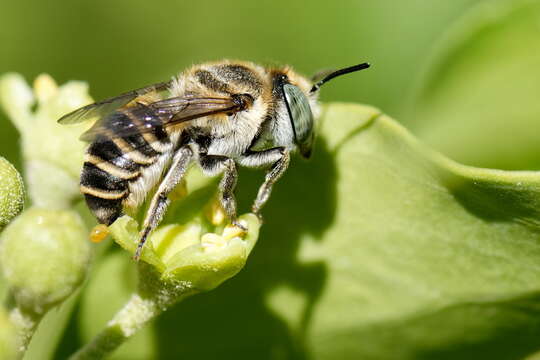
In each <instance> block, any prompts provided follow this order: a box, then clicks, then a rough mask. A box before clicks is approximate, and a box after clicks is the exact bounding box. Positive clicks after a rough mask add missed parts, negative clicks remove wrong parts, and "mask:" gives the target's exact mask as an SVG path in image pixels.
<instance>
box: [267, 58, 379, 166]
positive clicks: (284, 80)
mask: <svg viewBox="0 0 540 360" xmlns="http://www.w3.org/2000/svg"><path fill="white" fill-rule="evenodd" d="M369 66H370V65H369V64H368V63H363V64H359V65H355V66H351V67H348V68H344V69H340V70H337V71H334V72H331V73H330V74H328V75H326V76H325V77H324V78H323V79H322V80H320V81H318V82H317V83H315V84H314V85H312V86H311V88H310V86H309V85H308V82H307V80H306V79H304V78H303V77H301V76H298V75H296V74H295V73H293V72H292V71H290V72H286V73H283V74H281V75H279V76H278V77H277V79H276V80H277V84H276V85H277V86H275V89H276V90H278V91H281V93H282V96H283V100H284V102H285V105H286V107H287V112H288V114H289V118H290V120H291V125H292V129H293V133H294V142H295V144H296V146H297V147H298V150H299V151H300V154H301V155H302V156H303V157H305V158H309V157H310V155H311V150H312V148H313V140H314V132H313V130H314V125H315V122H314V119H313V111H312V107H313V106H314V104H316V98H317V95H318V93H319V89H320V88H321V86H322V85H323V84H325V83H326V82H328V81H330V80H332V79H333V78H335V77H337V76H340V75H344V74H348V73H351V72H355V71H359V70H363V69H367V68H368V67H369Z"/></svg>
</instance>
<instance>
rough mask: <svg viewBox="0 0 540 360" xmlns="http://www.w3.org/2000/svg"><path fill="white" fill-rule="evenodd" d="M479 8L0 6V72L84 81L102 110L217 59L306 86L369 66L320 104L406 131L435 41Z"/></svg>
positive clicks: (437, 4) (169, 2) (124, 1)
mask: <svg viewBox="0 0 540 360" xmlns="http://www.w3.org/2000/svg"><path fill="white" fill-rule="evenodd" d="M479 2H481V1H478V0H452V1H429V0H409V1H390V0H377V1H360V0H344V1H339V2H331V1H323V0H313V1H294V0H292V1H291V0H273V1H268V0H263V1H246V0H242V1H235V0H231V1H174V0H163V1H140V0H115V1H109V0H96V1H91V2H90V1H69V0H63V1H33V0H22V1H2V2H1V4H0V44H2V50H1V56H0V73H3V72H7V71H16V72H20V73H22V74H23V75H24V76H25V77H26V78H27V80H28V81H32V80H33V79H34V78H35V77H36V76H37V75H38V74H40V73H43V72H47V73H49V74H51V75H52V76H53V77H54V78H55V79H57V81H58V82H59V83H63V82H65V81H67V80H71V79H80V80H85V81H88V82H89V84H90V86H91V93H92V95H93V96H94V97H95V98H96V99H100V98H103V97H108V96H112V95H116V94H118V93H120V92H122V91H126V90H130V89H133V88H137V87H140V86H143V85H146V84H149V83H153V82H157V81H162V80H164V79H168V78H169V77H171V76H172V75H174V74H176V73H178V72H179V71H181V70H182V69H184V68H185V67H186V66H189V65H190V64H193V63H198V62H201V61H207V60H215V59H221V58H238V59H245V60H252V61H256V62H262V63H278V64H289V65H291V66H293V67H294V68H295V69H297V70H298V71H300V72H301V73H304V74H307V75H311V74H314V73H315V72H316V71H318V70H321V69H327V68H334V67H342V66H347V65H351V64H356V63H359V62H363V61H369V62H371V63H372V64H373V67H372V68H371V69H370V70H369V71H365V72H363V73H362V74H355V75H353V76H349V77H347V78H343V79H340V80H339V81H336V82H335V83H333V84H331V85H329V86H327V87H326V88H325V89H324V91H323V93H322V99H323V100H324V101H354V102H362V103H366V104H372V105H374V106H377V107H380V108H381V109H383V111H385V112H386V113H388V114H390V115H392V116H393V117H395V118H397V119H400V120H402V121H404V119H402V118H403V116H402V115H404V109H405V107H406V104H407V102H408V101H409V100H410V99H409V98H410V93H411V91H412V89H413V87H414V86H415V83H416V82H417V81H418V78H419V75H420V74H421V73H422V72H423V71H424V68H425V65H426V64H427V61H428V55H429V54H430V53H431V52H432V50H433V49H434V47H435V46H436V45H437V41H438V39H440V38H441V36H443V35H444V34H445V33H446V32H447V31H448V29H449V28H450V25H451V24H452V23H453V22H454V21H455V20H456V19H457V18H459V17H460V15H462V14H463V13H464V12H466V11H467V10H468V9H469V8H470V7H472V6H473V5H475V4H478V3H479ZM0 124H1V132H0V154H2V155H3V156H5V157H6V158H7V159H8V160H10V161H12V162H14V163H15V164H16V165H17V166H20V162H19V160H18V148H17V134H16V132H15V130H14V129H13V127H12V126H11V125H10V123H9V122H8V121H6V118H5V115H3V114H2V115H0Z"/></svg>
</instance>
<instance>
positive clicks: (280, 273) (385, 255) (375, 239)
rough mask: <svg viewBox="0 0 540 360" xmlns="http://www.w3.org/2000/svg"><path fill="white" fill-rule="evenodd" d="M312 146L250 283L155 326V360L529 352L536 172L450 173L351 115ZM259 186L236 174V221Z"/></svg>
mask: <svg viewBox="0 0 540 360" xmlns="http://www.w3.org/2000/svg"><path fill="white" fill-rule="evenodd" d="M320 134H321V137H320V138H319V142H318V144H317V147H316V151H315V153H314V155H313V158H312V161H310V162H302V161H300V160H299V159H295V161H294V162H293V164H292V166H291V169H290V170H289V172H288V173H287V174H286V176H284V178H283V180H282V181H280V183H278V184H277V185H276V188H275V190H274V192H273V195H272V198H271V199H270V202H269V204H268V208H265V211H264V215H265V223H264V226H262V227H261V232H260V235H259V241H258V244H257V246H256V247H255V249H254V252H253V253H252V255H251V256H250V258H249V261H248V264H247V266H246V269H244V270H243V271H242V272H241V273H239V274H238V275H237V276H235V277H234V278H233V279H231V280H229V281H228V282H226V283H224V284H223V285H221V286H220V287H219V288H217V289H215V290H213V291H212V292H209V293H207V294H200V295H198V296H196V297H193V298H190V299H186V300H185V301H184V302H182V304H181V305H179V306H177V307H176V308H175V309H173V310H171V311H169V312H168V313H167V314H166V315H164V316H163V317H161V318H160V320H159V321H158V322H156V323H155V334H156V337H155V340H156V342H157V345H156V348H157V349H159V350H158V351H159V358H163V359H166V358H174V357H186V358H189V357H196V358H198V359H214V358H216V357H218V356H219V357H223V358H229V357H231V358H232V357H234V358H236V359H250V358H253V357H254V356H257V358H263V359H273V358H275V357H283V358H298V359H302V358H306V357H308V358H313V359H416V358H426V359H441V358H442V359H445V358H448V359H450V358H452V359H455V358H460V359H477V358H479V357H480V355H479V354H481V355H483V356H484V358H489V359H510V358H512V359H515V358H519V357H520V356H524V355H525V354H528V353H531V352H533V351H534V350H536V349H537V339H538V337H539V336H540V312H539V311H538V309H539V308H540V307H539V306H540V296H539V295H538V294H539V293H540V292H539V291H540V266H539V265H538V264H539V263H540V241H539V236H538V233H539V224H540V214H539V210H538V209H540V206H539V205H540V173H538V172H508V171H499V170H485V169H477V168H472V167H466V166H463V165H460V164H457V163H455V162H453V161H451V160H449V159H447V158H446V157H443V156H442V155H440V154H438V153H435V152H433V151H431V150H430V149H428V148H426V147H425V146H423V145H421V144H420V143H418V142H417V141H416V140H415V139H414V138H413V137H412V136H411V135H410V134H409V133H408V132H407V131H406V130H405V129H404V128H402V127H401V126H400V125H399V124H397V123H396V122H395V121H393V120H392V119H390V118H388V117H386V116H384V115H381V114H380V113H379V111H378V110H376V109H372V108H369V107H362V106H359V105H352V104H331V105H329V106H327V107H326V108H325V112H324V115H323V124H322V127H321V129H320ZM261 181H262V176H261V174H259V173H254V172H247V171H246V172H243V173H242V174H241V176H240V182H239V188H238V191H237V193H238V197H239V200H240V204H241V207H245V206H247V205H248V204H250V203H251V201H252V200H253V196H254V193H255V191H256V187H257V186H258V185H259V184H260V182H261ZM179 324H181V326H180V325H179ZM208 339H219V340H214V341H212V345H211V346H208ZM503 339H504V341H503ZM155 356H156V357H158V355H157V353H156V355H155Z"/></svg>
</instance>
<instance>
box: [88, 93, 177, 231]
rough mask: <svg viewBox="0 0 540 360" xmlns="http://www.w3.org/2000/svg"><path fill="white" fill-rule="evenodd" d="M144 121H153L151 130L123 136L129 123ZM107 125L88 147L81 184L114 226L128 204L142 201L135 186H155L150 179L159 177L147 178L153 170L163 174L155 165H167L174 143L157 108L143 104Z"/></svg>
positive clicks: (119, 114)
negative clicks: (134, 195)
mask: <svg viewBox="0 0 540 360" xmlns="http://www.w3.org/2000/svg"><path fill="white" fill-rule="evenodd" d="M143 121H144V122H145V123H147V124H148V123H152V124H153V126H152V128H151V131H149V132H146V131H145V132H140V131H132V133H130V134H129V135H127V136H121V134H122V133H121V132H120V129H126V127H130V126H129V125H133V126H132V127H131V128H132V129H134V128H136V129H140V128H141V125H142V123H143ZM105 124H106V129H107V130H108V131H106V132H105V133H102V134H99V135H97V136H96V138H95V140H94V141H93V142H92V143H91V144H90V146H89V147H88V150H87V152H86V157H85V162H84V166H83V170H82V173H81V182H80V186H81V192H82V193H83V194H84V196H85V198H86V203H87V204H88V207H89V208H90V210H92V212H93V213H94V215H95V216H96V218H97V219H98V221H99V222H100V223H102V224H107V225H110V224H112V223H113V222H114V221H115V220H116V219H117V218H118V217H119V216H120V215H121V214H122V208H123V206H124V205H126V204H127V203H129V204H130V205H132V206H137V205H139V204H140V202H141V197H140V196H136V197H135V198H133V194H132V192H133V188H134V187H136V188H140V184H141V183H142V184H144V185H145V187H147V188H148V187H150V188H151V187H152V186H153V185H154V184H150V182H154V183H155V182H156V181H157V180H158V179H157V178H156V176H154V178H155V179H150V180H149V179H147V178H145V177H148V172H149V170H151V172H152V173H156V172H159V174H161V170H162V169H155V167H156V166H160V167H161V168H163V166H164V161H159V160H160V159H161V160H163V158H164V155H165V154H166V153H168V152H169V151H170V150H171V148H172V144H171V142H170V139H169V137H168V136H167V133H166V132H165V131H164V129H163V127H162V126H161V125H160V124H161V121H160V119H159V117H158V116H157V114H156V113H155V111H154V110H152V109H151V108H149V107H147V106H144V105H142V104H141V105H136V106H133V107H129V108H125V109H121V110H118V111H116V112H114V113H112V114H111V115H109V118H107V121H106V122H105ZM126 125H128V126H126ZM133 132H134V133H133ZM119 134H120V136H121V137H119ZM152 168H154V169H152ZM144 195H145V194H144ZM144 195H143V199H144Z"/></svg>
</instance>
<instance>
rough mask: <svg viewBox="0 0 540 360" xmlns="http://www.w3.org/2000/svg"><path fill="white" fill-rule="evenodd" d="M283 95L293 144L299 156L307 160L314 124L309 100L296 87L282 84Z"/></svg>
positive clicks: (309, 153)
mask: <svg viewBox="0 0 540 360" xmlns="http://www.w3.org/2000/svg"><path fill="white" fill-rule="evenodd" d="M283 93H284V94H285V104H286V105H287V111H288V112H289V117H290V119H291V124H292V127H293V131H294V140H295V143H296V145H297V146H298V149H299V150H300V154H302V156H304V157H306V158H307V157H309V156H310V155H311V148H312V147H313V124H314V121H313V114H312V113H311V107H310V106H309V100H308V98H307V97H306V95H304V93H303V92H302V91H301V90H300V89H299V88H298V87H297V86H294V85H291V84H283Z"/></svg>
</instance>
